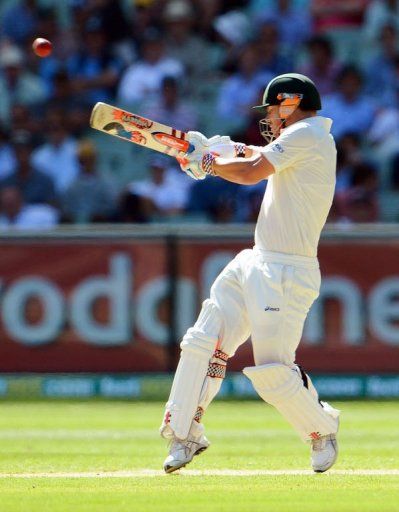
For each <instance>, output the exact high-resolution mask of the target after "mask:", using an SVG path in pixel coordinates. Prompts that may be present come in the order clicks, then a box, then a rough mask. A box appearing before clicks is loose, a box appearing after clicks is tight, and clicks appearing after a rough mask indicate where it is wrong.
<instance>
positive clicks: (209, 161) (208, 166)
mask: <svg viewBox="0 0 399 512" xmlns="http://www.w3.org/2000/svg"><path fill="white" fill-rule="evenodd" d="M215 159H216V157H215V156H214V155H212V153H206V154H205V155H204V156H203V157H202V170H203V171H204V173H205V174H208V175H210V176H216V172H215V171H214V170H213V162H214V161H215Z"/></svg>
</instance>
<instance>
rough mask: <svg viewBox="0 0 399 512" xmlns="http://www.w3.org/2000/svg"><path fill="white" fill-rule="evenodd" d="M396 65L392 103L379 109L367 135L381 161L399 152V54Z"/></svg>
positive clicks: (395, 61)
mask: <svg viewBox="0 0 399 512" xmlns="http://www.w3.org/2000/svg"><path fill="white" fill-rule="evenodd" d="M394 65H395V81H394V84H395V85H394V87H393V88H392V90H391V91H390V101H389V103H387V104H386V105H384V107H383V108H380V109H379V111H378V112H377V115H376V117H375V118H374V120H373V123H372V125H371V128H370V131H369V132H368V134H367V139H368V141H369V142H370V143H371V144H372V145H373V149H374V152H375V153H376V155H377V156H378V158H379V159H380V160H381V161H385V160H386V159H387V158H389V157H390V156H391V155H392V153H396V152H397V151H398V150H399V54H398V55H397V56H396V57H395V59H394ZM381 87H383V84H381Z"/></svg>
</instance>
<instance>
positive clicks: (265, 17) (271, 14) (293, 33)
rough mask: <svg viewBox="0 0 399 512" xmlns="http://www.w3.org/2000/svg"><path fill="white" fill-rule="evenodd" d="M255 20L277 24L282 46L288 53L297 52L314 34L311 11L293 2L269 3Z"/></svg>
mask: <svg viewBox="0 0 399 512" xmlns="http://www.w3.org/2000/svg"><path fill="white" fill-rule="evenodd" d="M255 20H257V21H260V22H267V21H272V22H274V23H275V24H276V26H277V29H278V32H279V34H280V41H281V44H282V45H283V48H284V50H285V51H286V52H287V53H289V52H293V51H297V49H298V47H299V46H300V45H301V44H302V43H303V42H304V41H306V40H307V39H309V37H310V35H311V32H312V19H311V16H310V11H309V9H307V8H306V7H305V8H304V7H303V6H298V5H296V3H295V2H294V1H293V0H275V1H274V2H269V5H266V6H264V7H263V9H262V10H260V11H258V12H256V13H255ZM294 27H295V28H294Z"/></svg>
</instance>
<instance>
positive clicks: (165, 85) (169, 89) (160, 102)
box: [143, 76, 198, 131]
mask: <svg viewBox="0 0 399 512" xmlns="http://www.w3.org/2000/svg"><path fill="white" fill-rule="evenodd" d="M143 115H144V116H145V117H149V118H150V119H153V120H154V121H158V122H159V123H163V124H166V125H168V126H173V127H174V128H177V129H178V130H182V131H188V130H195V129H196V128H197V126H198V116H197V113H196V112H195V110H194V108H193V107H192V106H191V104H190V103H189V102H188V101H183V100H182V99H181V98H180V95H179V81H178V80H176V78H173V77H172V76H168V77H165V78H164V79H163V80H162V85H161V91H160V96H159V97H158V98H157V99H155V100H153V101H149V102H147V104H146V105H144V106H143Z"/></svg>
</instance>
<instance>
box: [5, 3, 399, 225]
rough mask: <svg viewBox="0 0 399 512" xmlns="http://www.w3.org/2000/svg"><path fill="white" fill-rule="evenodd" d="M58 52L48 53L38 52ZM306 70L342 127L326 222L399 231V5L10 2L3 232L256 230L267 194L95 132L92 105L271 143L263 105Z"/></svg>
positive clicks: (334, 129) (336, 133) (7, 8)
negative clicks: (37, 49)
mask: <svg viewBox="0 0 399 512" xmlns="http://www.w3.org/2000/svg"><path fill="white" fill-rule="evenodd" d="M38 36H40V37H45V38H48V39H50V40H51V41H52V42H53V45H54V51H53V53H52V55H51V56H50V57H48V58H46V59H40V58H38V57H37V56H35V55H34V53H33V52H32V50H31V45H32V41H33V39H34V38H35V37H38ZM292 71H296V72H299V73H303V74H306V75H308V76H309V77H310V78H312V79H313V80H314V81H315V83H316V85H317V86H318V88H319V90H320V92H321V93H322V100H323V110H322V111H321V115H325V116H327V117H330V118H332V119H333V126H332V133H333V135H334V136H335V139H336V142H337V149H338V162H337V187H336V195H335V200H334V203H333V207H332V209H331V213H330V217H329V221H331V222H341V223H354V222H375V221H387V222H399V0H334V1H330V0H247V1H245V0H63V1H60V0H2V2H0V230H5V229H9V228H19V229H39V228H51V227H54V226H57V225H59V224H67V223H74V224H82V223H95V222H119V223H127V222H129V223H130V222H180V221H190V222H194V221H201V222H206V221H211V222H255V221H256V217H257V213H258V210H259V206H260V203H261V201H262V197H263V194H264V190H265V187H266V186H267V182H266V181H265V182H261V183H260V184H258V185H255V186H250V187H245V186H240V185H235V184H233V183H229V182H226V181H224V180H221V179H218V178H212V177H211V178H209V179H206V180H204V181H198V182H196V181H193V180H191V179H190V178H188V177H187V176H186V175H185V174H184V173H182V172H181V171H180V168H179V166H178V164H177V162H176V161H175V160H174V159H172V158H170V157H167V156H163V155H161V154H158V153H154V152H152V151H149V150H146V149H143V148H141V147H138V146H135V145H134V144H128V143H126V142H123V141H119V140H117V139H115V138H113V137H109V136H107V135H104V134H102V133H99V132H95V131H94V130H91V129H90V128H89V118H90V112H91V109H92V107H93V105H94V104H95V103H96V102H98V101H103V102H107V103H111V104H116V105H118V106H120V107H122V108H125V109H127V110H130V111H133V112H136V113H139V114H141V115H143V116H145V117H149V118H151V119H154V120H157V121H160V122H162V123H164V124H167V125H171V126H174V127H176V128H178V129H180V130H184V131H187V130H200V131H202V132H203V133H205V134H206V135H207V136H212V135H214V134H216V133H219V134H223V135H230V136H231V137H232V139H233V140H238V141H241V142H245V143H247V144H253V145H263V144H264V140H263V139H262V138H261V136H260V134H259V130H258V121H259V115H258V114H256V113H255V111H253V110H252V109H251V107H252V106H253V105H255V104H258V103H259V100H260V98H261V95H262V92H263V90H264V87H265V85H266V84H267V82H268V81H269V80H270V79H271V78H272V77H273V76H275V75H277V74H280V73H285V72H292Z"/></svg>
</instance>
